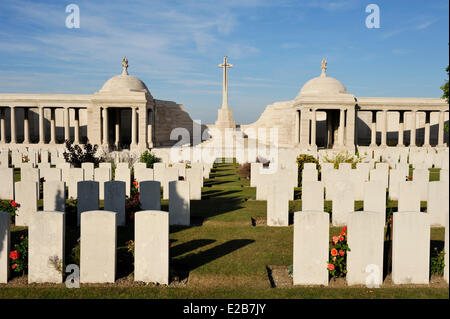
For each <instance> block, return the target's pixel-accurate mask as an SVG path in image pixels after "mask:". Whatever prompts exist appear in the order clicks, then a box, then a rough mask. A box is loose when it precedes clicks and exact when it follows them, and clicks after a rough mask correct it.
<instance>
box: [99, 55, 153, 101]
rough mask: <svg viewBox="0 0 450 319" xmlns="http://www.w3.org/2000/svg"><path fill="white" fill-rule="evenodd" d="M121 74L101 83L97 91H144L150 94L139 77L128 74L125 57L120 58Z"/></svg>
mask: <svg viewBox="0 0 450 319" xmlns="http://www.w3.org/2000/svg"><path fill="white" fill-rule="evenodd" d="M122 68H123V71H122V74H120V75H116V76H113V77H112V78H110V79H109V80H108V81H106V82H105V84H103V87H102V88H101V89H100V91H99V92H105V93H106V92H108V93H109V92H111V93H129V92H145V93H148V94H150V91H149V90H148V88H147V86H146V85H145V83H144V82H142V81H141V80H140V79H139V78H137V77H135V76H132V75H129V74H128V60H127V58H126V57H124V58H123V60H122Z"/></svg>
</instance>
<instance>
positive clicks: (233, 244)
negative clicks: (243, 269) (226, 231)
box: [171, 239, 255, 272]
mask: <svg viewBox="0 0 450 319" xmlns="http://www.w3.org/2000/svg"><path fill="white" fill-rule="evenodd" d="M253 242H255V241H254V240H252V239H233V240H230V241H227V242H225V243H223V244H220V245H218V246H215V247H212V248H210V249H208V250H205V251H201V252H199V253H192V254H189V255H187V256H185V257H182V258H178V259H174V260H171V264H172V265H173V266H174V268H176V269H183V270H185V271H188V272H190V271H192V270H194V269H196V268H198V267H201V266H203V265H206V264H208V263H210V262H211V261H214V260H216V259H218V258H221V257H223V256H225V255H228V254H230V253H232V252H234V251H236V250H238V249H240V248H242V247H245V246H247V245H249V244H251V243H253Z"/></svg>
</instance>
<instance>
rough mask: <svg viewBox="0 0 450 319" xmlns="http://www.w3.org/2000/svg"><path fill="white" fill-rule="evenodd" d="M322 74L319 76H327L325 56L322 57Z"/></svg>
mask: <svg viewBox="0 0 450 319" xmlns="http://www.w3.org/2000/svg"><path fill="white" fill-rule="evenodd" d="M321 65H322V74H321V75H320V76H322V77H325V76H327V60H325V58H323V59H322V63H321Z"/></svg>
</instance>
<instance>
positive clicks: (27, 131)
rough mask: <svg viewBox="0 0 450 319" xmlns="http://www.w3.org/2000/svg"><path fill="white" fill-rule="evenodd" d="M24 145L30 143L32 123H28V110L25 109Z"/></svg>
mask: <svg viewBox="0 0 450 319" xmlns="http://www.w3.org/2000/svg"><path fill="white" fill-rule="evenodd" d="M23 143H24V144H29V143H30V122H29V121H28V108H27V107H24V108H23Z"/></svg>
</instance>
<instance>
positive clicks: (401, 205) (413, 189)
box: [398, 181, 420, 212]
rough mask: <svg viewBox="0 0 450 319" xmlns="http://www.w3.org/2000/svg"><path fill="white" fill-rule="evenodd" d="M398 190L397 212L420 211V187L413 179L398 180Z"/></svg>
mask: <svg viewBox="0 0 450 319" xmlns="http://www.w3.org/2000/svg"><path fill="white" fill-rule="evenodd" d="M398 189H399V191H398V211H399V212H420V187H419V185H418V184H417V183H416V182H414V181H405V182H400V185H399V188H398Z"/></svg>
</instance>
